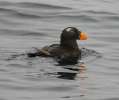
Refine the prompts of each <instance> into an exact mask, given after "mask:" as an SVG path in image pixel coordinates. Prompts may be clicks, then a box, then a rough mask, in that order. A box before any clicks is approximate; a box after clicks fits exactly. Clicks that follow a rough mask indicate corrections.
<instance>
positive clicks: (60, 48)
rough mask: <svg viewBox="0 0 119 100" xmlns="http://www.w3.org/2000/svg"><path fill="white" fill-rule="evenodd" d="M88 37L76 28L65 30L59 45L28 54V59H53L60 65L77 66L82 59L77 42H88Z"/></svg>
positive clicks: (52, 45) (45, 47)
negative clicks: (38, 57)
mask: <svg viewBox="0 0 119 100" xmlns="http://www.w3.org/2000/svg"><path fill="white" fill-rule="evenodd" d="M87 39H88V35H87V34H86V33H84V32H82V31H80V30H78V29H77V28H75V27H67V28H65V29H63V31H62V32H61V35H60V43H59V44H51V45H49V46H44V47H43V48H41V49H37V52H35V53H27V55H28V57H36V56H41V57H52V58H54V59H56V61H57V62H58V63H59V64H77V63H78V60H79V59H81V50H80V48H79V46H78V44H77V40H87Z"/></svg>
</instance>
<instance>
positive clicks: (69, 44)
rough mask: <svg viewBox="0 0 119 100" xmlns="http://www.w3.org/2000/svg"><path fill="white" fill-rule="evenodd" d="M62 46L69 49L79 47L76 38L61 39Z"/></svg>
mask: <svg viewBox="0 0 119 100" xmlns="http://www.w3.org/2000/svg"><path fill="white" fill-rule="evenodd" d="M60 46H61V47H64V48H69V49H79V48H78V44H77V42H76V40H67V41H62V40H61V41H60Z"/></svg>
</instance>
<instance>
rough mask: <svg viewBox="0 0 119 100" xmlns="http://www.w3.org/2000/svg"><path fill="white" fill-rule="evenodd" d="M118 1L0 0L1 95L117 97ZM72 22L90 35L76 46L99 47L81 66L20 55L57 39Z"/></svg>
mask: <svg viewBox="0 0 119 100" xmlns="http://www.w3.org/2000/svg"><path fill="white" fill-rule="evenodd" d="M118 6H119V1H118V0H3V1H2V0H0V40H1V41H0V100H119V80H118V75H119V62H118V61H119V34H118V31H119V23H118V20H119V9H118ZM67 26H74V27H77V28H79V29H81V30H82V31H84V32H87V33H88V35H89V39H88V40H87V41H80V42H78V43H79V46H81V47H85V48H88V49H92V50H95V51H96V52H100V53H101V55H102V57H101V58H100V59H98V58H95V57H94V56H93V57H91V56H89V57H87V58H84V59H83V62H84V65H83V66H82V67H81V68H79V65H75V66H57V63H56V62H55V61H54V60H53V59H49V58H27V57H23V56H22V57H18V58H15V59H13V60H8V59H7V58H8V57H9V56H10V55H13V54H19V53H24V52H27V51H29V50H30V49H32V47H38V48H41V47H43V46H44V45H49V44H52V43H58V41H59V36H60V33H61V30H62V29H64V28H65V27H67Z"/></svg>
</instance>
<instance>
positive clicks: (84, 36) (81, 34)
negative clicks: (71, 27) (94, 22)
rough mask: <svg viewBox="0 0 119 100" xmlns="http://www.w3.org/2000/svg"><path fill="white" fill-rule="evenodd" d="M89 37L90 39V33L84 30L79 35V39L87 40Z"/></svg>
mask: <svg viewBox="0 0 119 100" xmlns="http://www.w3.org/2000/svg"><path fill="white" fill-rule="evenodd" d="M87 39H88V35H87V34H86V33H84V32H81V33H80V36H79V40H87Z"/></svg>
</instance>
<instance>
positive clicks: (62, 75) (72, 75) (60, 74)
mask: <svg viewBox="0 0 119 100" xmlns="http://www.w3.org/2000/svg"><path fill="white" fill-rule="evenodd" d="M63 68H64V69H68V70H71V71H72V72H71V71H70V72H57V74H58V78H61V79H69V80H75V78H76V77H77V74H79V75H81V74H83V73H84V71H85V70H86V67H85V65H83V64H78V66H77V65H73V66H70V67H69V66H68V67H67V66H65V67H63ZM74 71H75V72H74ZM80 78H84V77H80Z"/></svg>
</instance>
